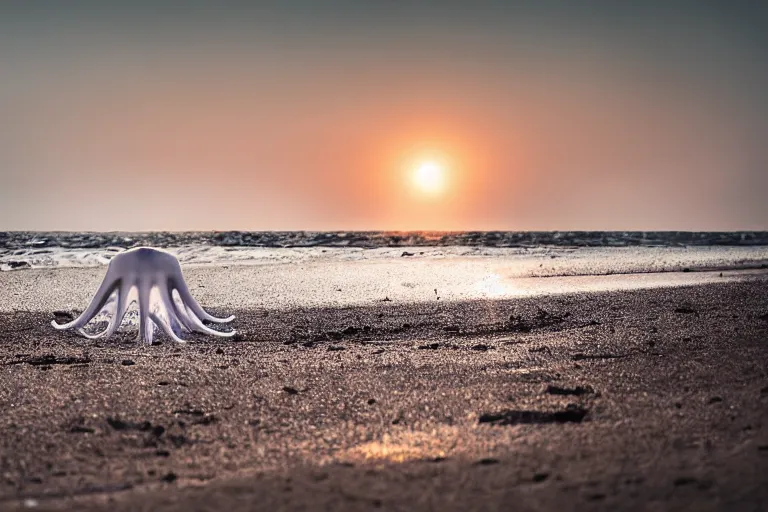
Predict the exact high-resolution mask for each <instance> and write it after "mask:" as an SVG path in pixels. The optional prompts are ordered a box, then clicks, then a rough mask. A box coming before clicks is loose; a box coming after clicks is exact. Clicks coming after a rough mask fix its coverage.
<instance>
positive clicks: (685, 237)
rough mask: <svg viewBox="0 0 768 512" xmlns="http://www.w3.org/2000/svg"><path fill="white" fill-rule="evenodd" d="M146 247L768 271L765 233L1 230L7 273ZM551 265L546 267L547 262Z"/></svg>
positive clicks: (192, 258)
mask: <svg viewBox="0 0 768 512" xmlns="http://www.w3.org/2000/svg"><path fill="white" fill-rule="evenodd" d="M139 246H151V247H159V248H164V249H167V250H169V251H170V252H172V253H174V254H175V255H176V256H177V257H178V258H179V260H180V261H181V262H182V263H183V264H188V265H211V264H215V265H224V264H266V263H285V262H297V261H306V260H318V259H324V260H328V259H334V260H361V259H389V258H404V257H412V258H451V257H491V258H493V257H506V258H513V259H516V260H520V262H521V266H520V268H525V269H526V271H525V274H526V275H533V276H535V275H540V276H541V275H546V276H548V275H585V274H594V273H606V274H610V273H637V272H657V271H676V270H681V271H684V270H694V269H707V270H712V269H715V270H716V269H739V268H765V265H766V263H768V232H765V231H761V232H748V231H741V232H685V231H464V232H425V231H413V232H392V231H369V232H361V231H347V232H342V231H329V232H310V231H213V232H144V233H123V232H111V233H96V232H28V231H25V232H21V231H19V232H0V271H9V270H20V269H26V268H50V267H89V266H99V265H105V264H107V263H109V260H110V259H111V258H112V257H113V256H114V255H116V254H119V253H120V252H122V251H124V250H126V249H130V248H133V247H139ZM542 258H543V260H544V261H545V262H546V263H547V264H546V265H544V263H541V264H540V263H538V262H539V260H540V259H542ZM556 259H559V261H557V262H555V261H554V260H556ZM524 261H525V262H527V263H526V264H522V263H523V262H524ZM533 263H535V264H536V266H533V265H532V264H533Z"/></svg>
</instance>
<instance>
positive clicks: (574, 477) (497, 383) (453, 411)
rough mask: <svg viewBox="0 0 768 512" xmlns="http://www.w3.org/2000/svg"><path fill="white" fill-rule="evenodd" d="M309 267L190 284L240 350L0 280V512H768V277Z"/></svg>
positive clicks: (68, 278) (73, 279)
mask: <svg viewBox="0 0 768 512" xmlns="http://www.w3.org/2000/svg"><path fill="white" fill-rule="evenodd" d="M454 263H455V262H454ZM483 264H484V265H485V263H483ZM312 265H314V264H313V263H307V264H306V265H304V264H302V265H297V266H294V267H285V268H283V267H278V266H276V267H274V268H272V267H270V270H265V269H264V268H261V269H259V268H258V267H247V266H237V265H235V266H231V267H227V268H224V267H199V268H191V269H189V270H187V269H185V275H186V276H187V279H188V281H189V283H190V286H191V288H192V290H193V293H194V294H195V296H196V297H198V298H199V299H200V301H201V302H202V303H203V304H204V305H205V306H206V308H208V309H210V310H211V311H212V312H213V313H220V314H225V313H226V314H229V313H233V314H235V315H236V316H237V319H236V320H235V323H234V327H235V328H236V329H237V330H238V335H237V336H236V337H235V338H234V340H216V339H210V338H205V337H202V336H197V335H192V336H188V337H189V339H190V343H188V344H185V345H178V344H175V343H172V342H169V341H168V340H167V339H165V338H160V343H159V344H156V345H151V346H148V345H138V344H137V343H136V342H135V341H134V340H133V338H134V336H135V333H134V332H130V331H129V332H121V333H119V334H118V335H117V336H116V337H114V338H112V339H110V340H107V341H103V340H98V341H95V340H87V339H84V338H82V337H78V336H76V335H75V334H73V333H69V332H57V331H55V330H53V329H52V328H51V327H50V321H51V320H52V319H53V318H54V317H58V318H59V319H64V318H67V317H69V316H71V315H73V314H75V313H77V311H79V310H81V309H82V308H83V307H84V305H85V304H86V303H87V301H88V299H89V297H90V295H91V294H92V293H93V290H94V289H95V288H96V287H97V286H98V283H99V280H100V279H101V276H103V272H104V269H103V267H97V268H84V269H77V268H69V269H32V270H21V271H15V272H4V273H0V286H2V290H3V293H2V294H0V411H2V415H1V418H0V476H1V477H2V478H1V479H0V509H9V510H16V509H19V510H21V509H30V508H33V509H45V510H48V509H50V510H64V509H78V510H87V509H107V508H109V509H111V510H147V511H148V510H153V511H156V510H223V509H228V510H256V509H258V510H262V509H263V510H298V509H309V508H312V509H326V510H367V509H375V508H380V509H388V510H413V509H415V508H419V509H436V510H437V509H440V510H508V509H510V507H514V508H515V509H520V510H579V509H605V510H612V509H617V508H620V509H622V510H680V509H689V510H765V508H766V507H768V487H767V486H766V485H765V484H766V483H767V482H768V480H767V479H766V474H768V343H766V342H767V341H768V288H767V287H766V284H768V276H766V273H765V271H759V270H756V271H752V272H751V273H749V272H735V271H733V272H725V273H724V275H722V276H721V274H720V272H688V273H683V272H679V273H665V274H647V275H646V276H637V275H634V276H626V275H625V276H580V277H549V278H530V282H528V281H525V279H524V278H514V279H513V278H511V277H510V278H508V279H507V278H506V277H505V276H504V273H503V271H499V269H498V268H496V269H495V272H492V273H490V274H489V272H488V269H487V268H484V269H482V272H481V271H480V270H478V274H477V275H478V276H480V274H481V273H483V272H484V273H485V275H492V274H494V273H495V274H496V275H500V276H501V278H500V279H496V280H494V279H492V281H493V282H491V283H489V284H488V286H486V287H485V288H482V287H481V288H473V287H471V286H467V283H465V282H464V281H462V279H466V276H467V275H471V276H474V275H473V274H472V268H474V267H472V265H468V267H467V268H464V269H463V270H464V272H463V273H457V274H456V277H454V278H453V281H451V280H450V279H447V277H446V276H449V275H450V271H449V266H448V265H446V266H445V268H442V267H441V263H440V262H437V263H435V262H432V263H431V264H430V265H427V266H425V267H424V268H421V267H419V266H418V265H416V264H410V266H408V267H407V268H404V269H403V270H402V272H400V273H395V274H394V275H392V274H391V271H392V269H391V268H388V267H387V266H386V265H384V264H376V263H373V264H371V263H366V264H361V265H359V266H353V267H350V266H349V264H346V266H342V265H341V264H339V265H340V266H339V267H338V268H336V267H333V266H329V264H327V263H326V264H323V265H325V267H323V268H324V269H325V271H324V272H322V273H320V274H319V275H322V276H323V277H322V279H315V280H314V281H313V279H312V276H317V275H318V268H316V267H313V266H312ZM377 265H378V266H377ZM493 265H497V266H498V263H493ZM342 268H345V269H346V271H344V272H342ZM454 268H455V265H454ZM350 269H355V270H354V271H351V270H350ZM428 269H431V271H430V270H428ZM281 273H282V274H281ZM388 273H389V274H388ZM376 276H379V278H378V279H376ZM385 276H389V277H386V278H385ZM462 276H464V277H462ZM473 279H474V277H473ZM558 279H559V281H558ZM476 281H477V280H476V279H475V280H474V281H473V282H476ZM481 282H482V280H481ZM227 283H229V284H227ZM313 283H314V284H313ZM392 283H394V284H392ZM404 283H406V284H404ZM408 283H410V284H411V285H412V286H408V285H407V284H408ZM435 283H440V284H441V285H442V286H437V285H436V284H435ZM510 283H514V284H516V285H518V286H519V289H520V290H525V293H514V290H511V289H510V288H509V285H510ZM672 285H674V286H672ZM499 287H501V288H499ZM433 288H436V291H433ZM337 290H338V291H337ZM467 290H473V291H471V293H470V292H468V291H467Z"/></svg>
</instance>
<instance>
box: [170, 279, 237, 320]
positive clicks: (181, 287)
mask: <svg viewBox="0 0 768 512" xmlns="http://www.w3.org/2000/svg"><path fill="white" fill-rule="evenodd" d="M171 281H172V282H173V287H174V288H175V289H176V290H177V291H178V292H179V296H181V300H182V301H183V302H184V304H186V305H187V306H188V307H189V308H190V309H191V310H192V312H193V313H194V314H195V315H196V316H197V317H198V318H200V319H201V320H208V321H209V322H213V323H216V324H225V323H227V322H231V321H232V320H234V319H235V316H234V315H232V316H229V317H227V318H218V317H215V316H213V315H211V314H209V313H207V312H206V311H205V310H204V309H203V308H202V306H200V304H198V302H197V301H196V300H195V298H194V297H193V296H192V293H191V292H190V291H189V287H188V286H187V283H185V282H184V278H183V277H181V275H179V276H178V277H176V276H174V277H172V278H171Z"/></svg>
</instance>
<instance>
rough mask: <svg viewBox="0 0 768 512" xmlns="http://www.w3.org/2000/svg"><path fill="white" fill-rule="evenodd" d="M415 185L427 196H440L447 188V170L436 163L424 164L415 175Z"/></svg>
mask: <svg viewBox="0 0 768 512" xmlns="http://www.w3.org/2000/svg"><path fill="white" fill-rule="evenodd" d="M413 185H414V186H415V187H416V189H418V190H419V191H420V192H423V193H425V194H429V195H437V194H440V193H441V192H442V191H443V190H444V188H445V169H444V168H443V166H441V165H440V164H439V163H437V162H434V161H427V162H422V163H420V164H419V165H418V166H417V167H416V169H415V171H414V173H413Z"/></svg>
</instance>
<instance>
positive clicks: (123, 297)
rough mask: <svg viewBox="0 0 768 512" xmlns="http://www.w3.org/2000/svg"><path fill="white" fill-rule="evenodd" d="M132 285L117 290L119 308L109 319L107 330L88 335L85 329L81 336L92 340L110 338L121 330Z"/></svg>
mask: <svg viewBox="0 0 768 512" xmlns="http://www.w3.org/2000/svg"><path fill="white" fill-rule="evenodd" d="M131 288H133V286H132V285H126V284H125V283H123V284H121V285H120V288H118V289H117V307H116V308H115V311H114V312H113V314H112V316H111V318H110V319H109V325H108V326H107V328H106V329H104V330H103V331H101V332H100V333H97V334H88V333H87V332H85V331H84V330H83V329H80V331H79V332H80V334H82V335H83V336H85V337H86V338H90V339H97V338H109V337H110V336H112V335H113V334H115V332H116V331H117V330H118V329H119V328H120V325H122V323H123V318H125V314H126V312H127V310H128V296H129V294H130V292H131Z"/></svg>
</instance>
